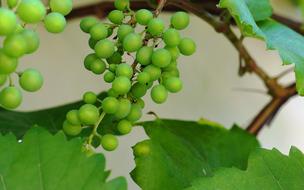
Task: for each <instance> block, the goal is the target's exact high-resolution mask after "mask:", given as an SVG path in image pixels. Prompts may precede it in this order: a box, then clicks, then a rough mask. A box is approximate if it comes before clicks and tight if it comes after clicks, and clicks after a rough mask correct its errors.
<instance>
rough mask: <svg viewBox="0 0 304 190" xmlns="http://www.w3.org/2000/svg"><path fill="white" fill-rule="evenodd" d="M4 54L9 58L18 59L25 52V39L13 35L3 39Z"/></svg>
mask: <svg viewBox="0 0 304 190" xmlns="http://www.w3.org/2000/svg"><path fill="white" fill-rule="evenodd" d="M3 49H4V52H5V53H6V54H7V55H8V56H11V57H15V58H19V57H21V56H23V55H24V54H25V53H26V51H27V44H26V39H25V38H24V37H23V36H22V35H21V34H13V35H10V36H8V37H7V38H5V40H4V43H3Z"/></svg>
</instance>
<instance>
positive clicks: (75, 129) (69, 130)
mask: <svg viewBox="0 0 304 190" xmlns="http://www.w3.org/2000/svg"><path fill="white" fill-rule="evenodd" d="M62 130H63V131H64V133H65V134H67V135H69V136H77V135H79V134H80V133H81V131H82V127H81V125H74V124H71V123H70V122H68V121H67V120H65V121H64V122H63V126H62Z"/></svg>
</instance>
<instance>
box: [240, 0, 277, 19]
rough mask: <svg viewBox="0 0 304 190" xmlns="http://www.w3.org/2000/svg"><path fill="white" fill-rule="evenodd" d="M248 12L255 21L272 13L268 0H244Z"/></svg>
mask: <svg viewBox="0 0 304 190" xmlns="http://www.w3.org/2000/svg"><path fill="white" fill-rule="evenodd" d="M245 1H246V5H247V6H248V8H249V10H250V13H251V14H252V16H253V18H254V20H255V21H261V20H265V19H267V18H269V17H271V15H272V7H271V4H270V2H269V0H258V1H257V0H245Z"/></svg>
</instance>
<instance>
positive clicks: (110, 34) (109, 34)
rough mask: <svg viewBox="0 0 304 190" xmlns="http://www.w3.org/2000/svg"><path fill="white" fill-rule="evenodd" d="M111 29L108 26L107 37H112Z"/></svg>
mask: <svg viewBox="0 0 304 190" xmlns="http://www.w3.org/2000/svg"><path fill="white" fill-rule="evenodd" d="M112 34H113V28H112V27H109V26H108V37H110V36H112Z"/></svg>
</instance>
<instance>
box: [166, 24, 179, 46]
mask: <svg viewBox="0 0 304 190" xmlns="http://www.w3.org/2000/svg"><path fill="white" fill-rule="evenodd" d="M163 40H164V42H165V44H166V45H167V46H170V47H172V46H173V47H174V46H178V44H179V43H180V41H181V37H180V34H179V32H178V31H177V30H175V29H173V28H169V29H168V30H166V31H165V32H164V34H163Z"/></svg>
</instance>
